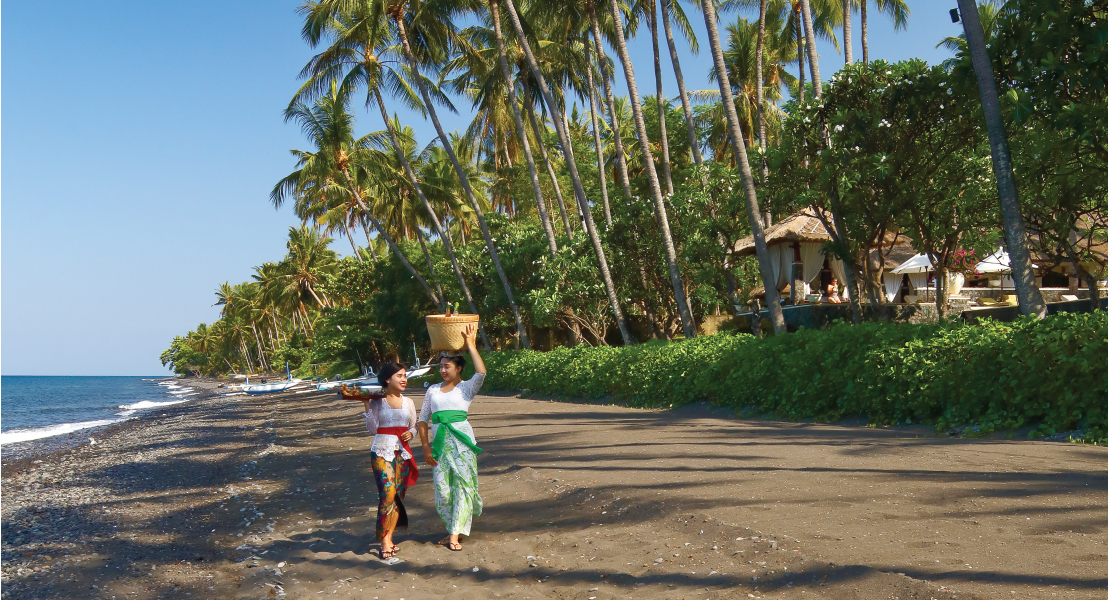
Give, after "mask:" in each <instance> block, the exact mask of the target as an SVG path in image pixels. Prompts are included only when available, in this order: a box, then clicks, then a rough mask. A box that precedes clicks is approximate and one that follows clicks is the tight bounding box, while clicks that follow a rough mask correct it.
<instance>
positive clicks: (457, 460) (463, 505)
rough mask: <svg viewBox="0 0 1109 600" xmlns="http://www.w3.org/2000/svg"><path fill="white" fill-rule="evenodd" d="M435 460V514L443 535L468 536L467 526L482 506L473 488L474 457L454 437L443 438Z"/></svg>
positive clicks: (474, 486) (475, 488)
mask: <svg viewBox="0 0 1109 600" xmlns="http://www.w3.org/2000/svg"><path fill="white" fill-rule="evenodd" d="M444 426H445V425H440V426H439V427H444ZM435 460H437V461H438V462H439V464H438V465H437V466H436V467H435V469H434V471H433V472H432V482H433V483H434V485H435V511H436V512H438V513H439V518H440V519H442V520H443V524H444V525H446V527H447V533H449V534H461V535H470V523H471V521H473V518H474V517H476V516H478V515H480V514H481V506H482V505H481V496H479V495H478V486H477V455H476V454H475V453H474V451H473V450H471V449H470V446H469V445H468V444H465V443H463V442H461V441H460V440H459V439H458V437H456V436H454V435H447V436H445V439H443V442H442V449H441V451H440V453H439V456H438V457H437V458H436V459H435Z"/></svg>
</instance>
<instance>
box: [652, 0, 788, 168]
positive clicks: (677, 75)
mask: <svg viewBox="0 0 1109 600" xmlns="http://www.w3.org/2000/svg"><path fill="white" fill-rule="evenodd" d="M670 2H671V0H662V30H663V31H664V32H665V33H666V46H667V48H669V50H670V62H671V63H673V64H674V79H677V80H678V94H680V95H681V99H682V113H684V114H685V128H686V132H687V134H688V135H689V149H690V151H692V152H693V164H695V165H697V166H700V165H701V162H702V161H703V160H704V159H703V158H702V157H701V145H700V144H699V143H698V142H697V127H696V126H695V125H694V124H693V107H691V106H690V104H689V96H687V95H686V93H685V78H683V77H682V64H681V61H679V60H678V47H677V45H675V44H674V33H673V31H671V29H670ZM763 3H764V4H765V3H766V0H763Z"/></svg>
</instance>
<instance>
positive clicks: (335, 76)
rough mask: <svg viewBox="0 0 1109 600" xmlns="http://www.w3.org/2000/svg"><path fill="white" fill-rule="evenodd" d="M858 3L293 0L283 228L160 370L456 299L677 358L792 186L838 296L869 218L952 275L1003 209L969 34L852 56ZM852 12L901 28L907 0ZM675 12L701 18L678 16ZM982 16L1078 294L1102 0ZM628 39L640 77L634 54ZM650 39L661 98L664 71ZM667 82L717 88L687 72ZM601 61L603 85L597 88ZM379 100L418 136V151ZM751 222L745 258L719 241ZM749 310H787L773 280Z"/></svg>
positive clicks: (1102, 231)
mask: <svg viewBox="0 0 1109 600" xmlns="http://www.w3.org/2000/svg"><path fill="white" fill-rule="evenodd" d="M868 4H869V3H868V2H866V1H862V2H858V1H856V2H851V3H844V2H840V1H838V0H797V1H795V2H786V1H784V0H782V1H779V0H773V1H770V0H765V1H762V2H754V1H746V0H735V1H731V2H724V3H719V4H718V3H716V2H714V0H701V2H699V3H698V4H697V5H695V6H694V5H689V4H685V5H683V4H682V3H680V2H678V1H676V0H660V1H658V2H655V1H648V0H645V1H641V2H626V1H625V0H608V1H607V2H598V1H596V0H575V1H573V2H565V1H558V2H555V1H550V0H526V1H525V0H487V1H485V2H469V3H464V2H457V1H452V0H309V1H308V2H306V3H305V4H303V5H302V6H301V7H300V9H299V12H300V14H301V15H302V16H303V19H304V26H303V31H302V33H303V37H304V40H305V41H306V42H307V43H308V44H309V45H310V46H311V47H312V48H313V49H314V50H315V51H316V52H317V53H316V54H315V56H313V58H312V59H311V60H310V61H309V63H308V64H307V65H304V66H303V68H302V69H301V71H300V76H301V79H302V80H303V84H302V86H301V87H300V88H299V89H298V90H297V92H296V93H295V94H294V96H293V97H292V98H291V100H290V102H289V105H288V106H287V107H286V109H285V118H286V120H287V121H288V122H290V123H294V124H296V125H297V126H299V127H300V129H301V131H302V133H303V134H304V137H305V140H306V146H304V147H303V149H298V150H293V151H292V156H293V160H292V161H291V163H290V169H291V170H290V172H289V174H288V175H287V176H286V177H284V178H282V179H281V180H279V181H278V182H276V184H275V186H274V187H273V189H272V191H271V193H270V200H271V202H272V204H273V205H274V206H275V207H281V206H284V205H285V204H287V203H288V204H290V205H291V206H292V208H293V210H294V212H295V214H296V216H297V217H298V218H299V219H300V220H301V222H302V225H301V226H299V227H294V228H292V229H291V230H290V232H289V241H288V254H287V255H286V256H285V257H284V258H282V259H281V260H280V261H278V262H273V263H265V264H263V265H261V266H258V267H256V268H255V271H256V273H255V275H254V277H253V278H252V281H249V282H244V283H241V284H237V285H232V284H230V282H228V283H225V284H224V285H222V286H220V287H219V289H218V290H217V298H216V300H217V302H216V303H217V304H218V305H220V306H221V314H220V318H219V319H218V320H217V321H216V322H215V323H212V324H211V325H206V324H202V325H200V326H198V327H197V328H196V329H194V330H193V331H191V332H189V333H188V334H186V335H184V336H181V337H178V338H175V339H174V340H173V342H172V344H171V347H170V348H169V349H168V350H167V351H166V352H165V353H164V354H163V356H162V359H163V362H164V363H165V364H167V365H170V366H172V368H174V369H175V370H176V371H178V372H181V373H190V372H191V373H225V372H231V371H234V372H258V371H271V372H272V371H280V370H283V368H284V365H285V363H288V364H290V366H291V367H293V368H299V369H300V370H301V372H304V373H320V374H323V373H330V372H331V371H337V370H350V371H352V370H356V369H357V367H358V364H359V363H362V364H373V363H375V362H377V361H380V360H384V359H387V358H394V357H404V358H405V359H407V358H408V357H410V356H411V352H413V351H415V352H416V353H417V356H424V355H425V354H424V353H426V352H427V348H428V345H427V338H426V332H425V330H424V328H423V325H422V318H423V315H426V314H429V313H432V312H437V311H442V310H444V309H445V308H446V307H447V305H448V304H455V303H459V304H461V306H462V307H463V310H468V311H470V312H474V313H477V314H480V315H481V317H482V323H483V328H482V331H481V337H482V341H483V344H484V346H485V347H486V348H487V349H505V348H523V349H527V348H532V349H541V350H552V349H554V348H556V347H559V346H564V345H569V346H579V345H587V346H590V347H601V346H609V345H619V344H623V345H633V344H638V343H643V342H647V341H649V340H665V341H669V340H676V339H686V340H688V341H687V342H686V343H687V344H688V347H689V351H690V352H693V351H694V349H695V348H699V347H701V346H697V345H695V344H691V343H689V342H692V341H693V340H692V339H691V338H694V337H696V335H697V333H696V332H697V331H698V323H699V322H701V321H702V320H703V319H704V317H705V316H706V315H711V314H720V313H721V312H725V313H726V312H730V310H731V309H732V308H733V307H737V306H742V305H743V304H745V303H746V302H747V300H748V298H749V296H751V295H752V294H753V293H754V292H755V291H756V288H758V287H759V286H760V285H761V284H763V283H765V282H766V281H767V276H768V270H767V268H768V267H767V265H768V264H769V262H768V261H769V258H768V250H767V246H766V244H765V241H764V239H763V230H764V229H765V228H766V226H767V225H768V224H769V223H770V222H772V221H774V220H776V219H780V218H782V217H784V216H786V215H788V214H790V213H792V212H794V211H796V210H798V209H801V208H806V207H817V208H821V209H825V210H824V211H822V212H820V214H821V215H826V219H827V223H826V227H827V229H828V230H829V231H830V232H831V233H832V237H833V238H834V243H832V244H831V245H830V247H829V248H828V251H829V252H831V253H833V254H834V255H836V256H838V257H840V258H841V259H843V260H844V262H845V264H847V265H848V269H847V272H848V274H849V279H852V281H851V282H849V283H852V287H853V288H854V289H855V290H856V292H857V293H854V294H852V295H851V297H852V299H853V301H855V302H859V301H868V302H876V303H881V302H883V301H884V300H883V298H884V295H883V294H881V293H877V289H876V286H877V283H876V282H877V281H879V277H880V270H879V271H878V272H875V271H874V270H873V269H871V266H870V264H869V261H867V260H863V258H862V257H865V256H866V254H865V253H866V251H867V249H868V248H870V247H872V246H873V244H874V243H875V240H881V239H885V237H884V236H886V235H887V234H894V235H897V234H904V235H906V236H908V238H909V239H911V240H912V241H913V244H914V245H916V247H917V249H918V250H919V251H921V252H923V253H927V254H929V255H930V256H931V257H932V259H933V263H934V264H936V265H937V267H938V268H939V269H940V270H941V271H944V270H949V269H957V270H966V265H965V263H966V258H965V257H966V256H968V252H970V251H978V252H977V254H976V255H978V256H982V255H984V253H985V252H987V251H992V250H994V249H995V248H996V244H997V243H998V240H999V236H998V234H997V232H998V231H999V230H1000V229H1001V222H1002V220H1003V219H1002V215H1001V214H1000V212H1001V211H999V209H998V196H999V194H998V191H997V188H996V186H995V178H994V173H993V172H992V171H991V166H992V165H993V164H995V163H996V161H995V160H994V158H993V152H992V150H993V148H992V146H991V144H990V140H989V139H987V136H986V134H985V132H984V130H983V128H982V119H983V114H984V111H983V109H982V104H981V102H980V101H979V96H978V89H977V87H976V86H975V83H974V82H975V78H974V77H972V76H971V75H972V74H973V73H974V70H973V68H972V66H971V56H970V53H969V49H968V46H967V44H966V43H965V40H964V39H963V38H949V39H947V40H940V43H942V44H946V45H948V46H949V47H950V48H952V49H953V50H954V51H955V53H956V56H955V57H954V58H953V59H952V60H950V61H948V62H947V63H945V64H944V65H940V66H929V65H926V64H924V63H922V62H920V61H906V62H902V63H897V64H887V63H885V62H881V61H870V60H869V59H868V57H867V53H866V50H865V48H866V45H865V44H866V42H865V36H866V25H865V23H866V11H867V8H868ZM874 6H875V7H876V8H877V10H878V11H879V13H881V14H884V15H886V16H888V17H889V18H890V21H892V26H894V27H897V28H900V27H903V26H904V25H905V22H906V19H907V18H908V10H907V8H906V6H905V4H904V2H902V1H900V0H888V1H880V2H876V3H875V5H874ZM990 7H993V8H990ZM717 10H719V11H720V13H719V14H720V15H721V16H722V19H723V20H722V21H721V20H718V16H717V15H718V13H717ZM845 10H848V11H855V10H857V11H859V12H860V13H861V14H862V18H863V23H864V27H863V32H862V35H863V38H864V43H863V47H864V53H863V60H862V61H861V62H852V61H850V60H848V61H847V64H846V65H845V67H844V68H843V69H842V70H841V71H839V72H838V73H837V74H836V75H835V76H833V77H832V78H831V79H829V80H828V81H822V80H821V79H820V73H819V65H818V64H814V63H813V62H812V59H814V58H815V56H816V49H815V48H816V47H815V39H816V38H817V37H820V38H823V39H827V40H830V41H832V42H833V43H834V44H836V45H837V47H838V44H839V39H838V38H837V32H838V31H839V28H840V27H844V26H849V21H847V22H845V21H844V18H843V17H844V11H845ZM698 12H699V13H700V16H702V17H704V19H705V23H706V27H707V31H708V39H707V40H698V39H696V38H695V37H694V35H693V29H692V28H691V27H690V19H691V18H692V17H693V16H694V15H695V14H696V13H698ZM980 13H981V14H982V15H984V16H983V18H982V22H983V24H984V26H985V28H986V29H987V32H986V39H987V40H988V44H989V52H990V58H991V60H992V64H993V65H995V67H996V78H997V81H998V84H999V86H1000V87H1001V95H1002V98H1004V103H1003V106H1002V107H1001V109H1002V111H1003V114H1004V119H1005V122H1006V126H1007V127H1008V130H1009V137H1010V142H1011V147H1012V149H1013V162H1014V164H1015V165H1016V172H1017V178H1018V183H1019V185H1020V187H1021V192H1022V196H1021V202H1022V203H1023V204H1022V207H1021V209H1022V211H1023V218H1024V220H1025V221H1026V222H1027V226H1028V230H1029V231H1030V232H1032V236H1031V243H1032V244H1033V245H1035V246H1036V247H1037V250H1038V251H1039V252H1040V253H1042V254H1046V255H1048V256H1051V257H1055V260H1056V261H1057V263H1061V262H1063V261H1073V262H1076V263H1077V262H1081V263H1082V264H1084V265H1087V266H1089V265H1090V264H1091V263H1093V264H1095V265H1096V266H1095V268H1093V269H1088V270H1084V271H1083V272H1081V273H1079V274H1078V275H1079V276H1081V277H1083V278H1084V279H1085V280H1086V281H1087V282H1088V283H1090V284H1091V287H1092V290H1091V291H1092V294H1093V295H1094V296H1095V297H1096V295H1097V293H1098V291H1097V288H1096V285H1094V284H1093V282H1094V281H1095V279H1097V278H1100V277H1104V270H1105V264H1104V255H1099V254H1097V253H1095V252H1093V251H1092V248H1093V247H1095V246H1096V245H1098V244H1100V243H1104V241H1105V237H1106V212H1105V199H1106V188H1105V181H1104V172H1105V170H1106V164H1105V161H1106V135H1105V131H1106V126H1105V118H1106V117H1105V115H1106V110H1105V108H1106V99H1105V86H1104V81H1105V69H1106V66H1105V65H1106V64H1107V61H1106V60H1105V58H1106V56H1105V54H1106V49H1105V48H1106V44H1105V41H1106V33H1105V32H1106V24H1105V18H1106V10H1105V2H1104V0H1101V1H1093V2H1080V1H1067V2H1062V3H1059V2H1047V1H1045V0H1011V1H1010V2H1009V3H1007V4H1005V5H1004V6H1003V7H997V6H993V5H989V6H988V7H986V8H983V9H982V10H981V11H980ZM463 23H464V24H465V27H463V26H462V24H463ZM1050 23H1058V24H1059V25H1058V26H1055V27H1053V26H1048V24H1050ZM660 25H661V27H660ZM675 30H676V31H675ZM843 33H844V34H845V36H846V35H849V33H850V32H849V28H845V29H843ZM639 36H650V38H651V41H652V49H653V56H652V58H653V60H654V65H653V66H654V69H653V71H654V72H653V73H650V70H649V69H646V70H645V69H642V68H640V70H638V71H637V70H636V69H635V67H636V66H639V67H642V66H643V65H641V64H639V63H636V64H634V65H633V63H632V60H631V58H630V56H629V54H628V47H627V42H628V39H629V38H632V37H639ZM682 43H684V44H688V45H689V46H690V47H691V48H692V49H694V51H707V52H709V53H710V54H711V61H710V63H709V64H711V65H712V67H711V69H708V70H705V71H702V72H698V73H691V72H689V71H688V70H687V71H686V72H685V74H684V75H683V71H682V65H681V61H680V60H679V55H678V53H677V51H676V47H677V45H678V44H682ZM664 46H665V50H664V49H663V47H664ZM664 51H667V52H668V53H669V58H670V61H669V67H668V68H671V69H673V72H674V74H675V75H676V76H677V81H678V84H679V90H670V89H663V85H662V73H663V65H664V62H665V61H664V58H663V52H664ZM806 60H807V61H808V64H806ZM794 65H796V69H795V68H794ZM291 68H292V66H291ZM652 75H653V80H651V82H650V83H649V84H648V83H646V82H647V81H648V80H650V79H651V77H652ZM685 76H688V77H689V82H690V83H691V85H696V84H701V83H705V84H710V85H711V84H715V85H716V88H715V89H711V90H701V89H688V90H687V89H686V87H685V86H686V79H685ZM637 77H638V78H639V80H638V82H637ZM619 78H623V79H622V81H623V82H624V83H625V84H627V87H628V89H629V90H630V93H629V94H628V95H627V96H622V97H620V96H616V95H615V94H614V92H613V90H614V89H615V88H616V87H617V86H616V83H617V81H618V79H619ZM640 90H643V93H641V92H640ZM455 102H469V103H471V105H472V108H473V114H474V118H473V121H472V122H471V123H470V125H469V126H468V127H467V128H466V129H465V131H462V132H448V131H446V130H444V128H443V126H442V124H441V122H440V119H439V114H440V113H441V111H444V110H446V111H454V110H456V107H455V106H454V103H455ZM362 107H365V109H366V112H365V114H363V113H362V111H361V109H362ZM397 107H405V108H407V109H410V110H413V111H415V113H416V114H419V115H423V116H424V117H426V118H427V119H428V120H429V122H430V123H431V124H432V126H433V129H434V131H435V138H434V139H433V140H432V141H431V142H430V143H429V144H427V145H426V146H421V145H420V144H418V143H417V142H416V139H415V133H414V131H413V129H412V128H411V127H410V126H409V124H406V123H403V122H401V120H400V119H399V118H398V117H397V115H396V113H395V112H394V111H395V109H396V108H397ZM748 236H751V237H752V238H753V239H754V244H753V245H754V248H755V250H756V256H754V257H746V258H743V259H740V258H738V257H737V255H736V253H735V251H734V248H735V247H736V242H737V241H739V240H740V239H743V238H745V237H748ZM332 238H335V239H336V240H338V239H339V238H344V239H343V240H342V241H340V242H339V243H340V244H343V245H349V247H350V250H351V251H350V256H349V257H348V258H342V259H339V258H338V257H337V254H336V253H335V252H334V251H333V250H332V249H331V248H330V246H329V244H330V243H331V242H332V241H333V239H332ZM1099 261H1100V262H1099ZM940 279H941V280H945V279H944V278H940ZM767 302H768V308H770V312H771V315H772V320H773V326H774V329H775V330H776V331H777V332H779V333H782V332H784V331H785V324H784V321H783V320H782V318H781V310H780V307H779V306H778V300H777V296H776V295H775V294H770V295H769V296H768V297H767ZM938 304H939V306H940V308H941V309H942V307H943V302H942V299H941V300H940V301H939V302H938ZM1022 308H1023V307H1022ZM855 314H856V315H858V314H859V311H858V310H856V312H855ZM868 327H869V326H868ZM1028 327H1032V325H1028ZM862 331H864V330H863V329H860V332H862ZM867 331H869V330H867ZM905 331H908V330H905ZM914 331H915V330H914ZM937 331H939V330H937ZM942 331H948V330H946V329H942ZM813 335H816V334H815V333H807V334H805V336H806V339H809V340H810V341H811V337H809V336H813ZM838 335H854V334H846V333H842V334H838ZM858 335H864V334H863V333H859V334H858ZM898 335H900V334H898ZM913 335H916V334H913ZM944 335H947V334H944ZM798 337H799V338H800V337H801V336H798ZM660 343H661V342H660ZM702 343H703V344H708V345H712V344H716V343H719V344H725V342H697V344H702ZM728 343H735V344H739V343H741V342H739V341H736V342H728ZM775 343H779V344H787V343H789V342H775ZM648 347H649V348H659V347H661V346H656V345H650V346H648ZM650 351H651V352H653V351H654V350H650ZM643 352H648V350H643ZM636 356H639V355H636ZM768 389H769V388H768ZM890 414H891V415H892V414H893V413H890ZM897 414H898V415H899V414H900V413H897ZM890 418H894V417H890ZM897 418H901V417H897Z"/></svg>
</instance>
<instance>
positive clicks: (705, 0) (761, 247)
mask: <svg viewBox="0 0 1109 600" xmlns="http://www.w3.org/2000/svg"><path fill="white" fill-rule="evenodd" d="M802 1H804V0H802ZM713 4H714V0H701V9H702V10H703V11H704V14H705V28H706V29H707V30H708V35H709V47H710V48H711V49H712V59H713V65H714V67H715V68H716V72H717V73H718V74H720V75H721V76H719V77H717V78H716V80H717V82H719V84H720V97H721V99H722V100H723V105H724V114H725V115H726V116H727V119H728V127H729V129H730V133H731V142H732V149H733V150H734V151H735V156H736V163H737V164H738V165H739V174H740V178H741V179H742V180H743V190H744V192H745V196H746V197H747V219H748V220H749V221H750V222H751V237H752V238H753V239H754V241H755V255H756V256H757V257H758V260H759V271H760V272H761V274H762V283H763V288H764V289H765V290H766V304H767V308H768V309H769V310H770V320H771V322H772V323H773V324H774V332H775V333H785V331H786V322H785V318H784V316H783V315H782V305H781V303H780V302H779V300H778V295H777V294H775V293H772V292H771V290H775V289H776V288H777V283H778V282H777V281H775V280H774V279H773V278H771V266H770V252H769V250H768V249H767V247H766V235H765V233H764V231H763V226H762V213H761V212H760V211H759V200H758V196H757V195H756V194H755V181H754V179H753V178H752V177H751V165H750V163H749V162H747V148H746V146H745V145H744V143H743V132H742V131H741V130H740V127H739V116H738V115H737V114H736V111H735V101H734V100H733V99H732V87H731V86H730V85H729V84H728V81H729V77H728V76H727V72H728V70H727V67H726V66H725V64H724V49H723V47H722V46H721V44H720V31H719V30H718V29H717V25H716V7H715V6H714V5H713Z"/></svg>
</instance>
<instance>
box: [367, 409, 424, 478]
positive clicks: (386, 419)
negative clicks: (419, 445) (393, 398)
mask: <svg viewBox="0 0 1109 600" xmlns="http://www.w3.org/2000/svg"><path fill="white" fill-rule="evenodd" d="M401 398H402V402H401V406H400V408H390V407H389V403H388V402H387V401H386V400H384V399H382V400H371V401H370V410H369V412H365V413H362V415H363V416H365V417H366V431H369V432H370V433H372V434H374V441H373V443H372V444H371V445H370V452H373V453H374V454H376V455H378V456H380V457H381V458H383V459H385V461H386V462H388V461H391V460H393V458H394V457H395V456H396V453H397V451H398V450H399V451H400V457H401V458H402V459H404V460H408V459H410V458H412V455H411V454H409V453H408V452H406V451H405V450H404V447H403V446H401V443H400V438H399V437H397V436H395V435H388V434H383V433H377V428H378V427H407V428H408V431H409V432H410V433H411V434H412V435H413V437H415V435H416V405H415V404H413V403H412V400H411V399H410V398H408V397H407V396H401ZM411 443H412V442H409V444H411Z"/></svg>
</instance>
